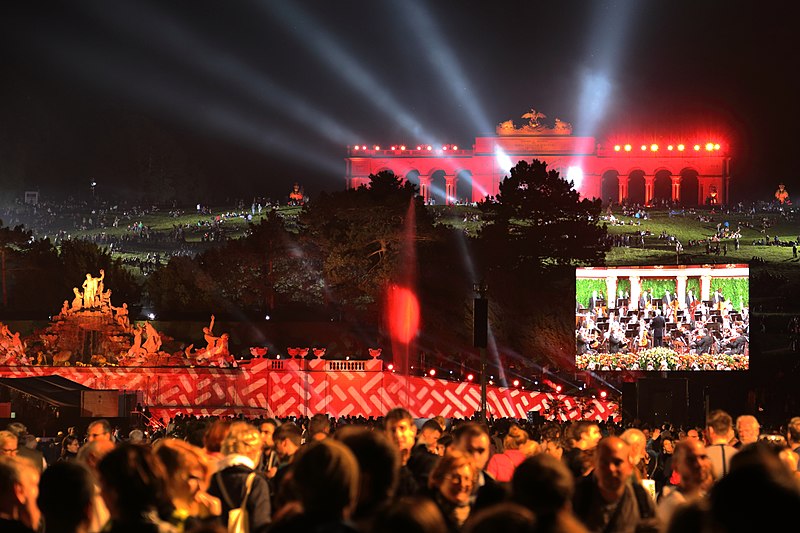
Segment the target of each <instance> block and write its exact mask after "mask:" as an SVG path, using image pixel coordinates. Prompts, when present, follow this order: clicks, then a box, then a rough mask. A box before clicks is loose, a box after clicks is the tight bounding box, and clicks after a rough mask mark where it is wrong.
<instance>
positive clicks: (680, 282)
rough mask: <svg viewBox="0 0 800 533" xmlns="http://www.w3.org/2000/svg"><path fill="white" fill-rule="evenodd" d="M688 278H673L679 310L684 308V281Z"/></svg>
mask: <svg viewBox="0 0 800 533" xmlns="http://www.w3.org/2000/svg"><path fill="white" fill-rule="evenodd" d="M687 279H688V276H675V281H676V282H677V285H678V302H679V303H680V304H681V309H685V308H686V280H687Z"/></svg>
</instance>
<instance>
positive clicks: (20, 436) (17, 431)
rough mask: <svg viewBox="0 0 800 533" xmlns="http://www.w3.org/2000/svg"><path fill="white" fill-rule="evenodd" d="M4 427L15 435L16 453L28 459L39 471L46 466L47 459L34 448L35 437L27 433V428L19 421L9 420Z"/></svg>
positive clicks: (35, 443)
mask: <svg viewBox="0 0 800 533" xmlns="http://www.w3.org/2000/svg"><path fill="white" fill-rule="evenodd" d="M6 427H7V429H8V431H10V432H11V433H13V434H14V435H16V437H17V455H19V456H20V457H24V458H26V459H28V460H29V461H30V462H31V463H33V466H35V467H36V469H37V470H39V473H41V472H42V471H43V470H44V469H45V468H46V467H47V461H45V459H44V454H43V453H42V452H40V451H39V450H37V449H36V445H37V444H38V443H37V442H36V437H34V436H33V435H31V434H29V433H28V428H27V427H26V426H25V424H22V423H21V422H11V423H10V424H9V425H8V426H6Z"/></svg>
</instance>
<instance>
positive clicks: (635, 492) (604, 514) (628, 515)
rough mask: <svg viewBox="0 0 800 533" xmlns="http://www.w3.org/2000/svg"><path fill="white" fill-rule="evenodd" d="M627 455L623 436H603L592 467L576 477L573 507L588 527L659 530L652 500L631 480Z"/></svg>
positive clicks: (628, 530)
mask: <svg viewBox="0 0 800 533" xmlns="http://www.w3.org/2000/svg"><path fill="white" fill-rule="evenodd" d="M630 455H631V450H630V446H629V445H628V444H627V443H626V442H625V441H624V440H622V439H621V438H619V437H613V436H612V437H606V438H605V439H603V440H601V441H600V443H599V444H598V446H597V454H596V458H595V466H594V470H593V471H592V473H591V474H590V475H588V476H586V477H584V478H582V479H578V481H577V484H576V488H575V496H574V498H573V509H574V511H575V515H576V516H577V517H578V518H579V519H580V520H581V521H582V522H583V523H584V525H585V526H586V527H587V528H588V529H589V531H615V532H630V533H633V532H634V531H635V532H643V531H652V532H656V531H659V527H658V526H659V522H658V518H657V517H656V507H655V503H654V502H653V500H652V498H650V495H649V494H648V493H647V490H646V489H645V488H644V487H642V485H641V484H639V483H634V482H632V481H631V475H632V474H633V465H632V464H631V460H630Z"/></svg>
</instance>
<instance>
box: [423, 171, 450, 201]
mask: <svg viewBox="0 0 800 533" xmlns="http://www.w3.org/2000/svg"><path fill="white" fill-rule="evenodd" d="M446 191H447V180H445V172H444V170H437V171H436V172H434V173H433V174H431V193H430V196H429V197H428V198H429V200H430V201H431V202H432V203H434V204H435V205H447V199H446Z"/></svg>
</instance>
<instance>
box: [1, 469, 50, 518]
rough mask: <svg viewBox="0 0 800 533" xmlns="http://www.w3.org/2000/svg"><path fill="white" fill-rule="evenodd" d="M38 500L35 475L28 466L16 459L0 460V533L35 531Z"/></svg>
mask: <svg viewBox="0 0 800 533" xmlns="http://www.w3.org/2000/svg"><path fill="white" fill-rule="evenodd" d="M38 496H39V471H38V470H37V469H36V468H34V466H33V465H32V464H31V462H30V461H28V460H27V459H25V458H23V457H17V456H16V455H2V456H0V531H3V533H31V532H33V531H37V530H38V528H39V522H40V520H41V514H40V512H39V507H38V505H37V504H36V498H37V497H38Z"/></svg>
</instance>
